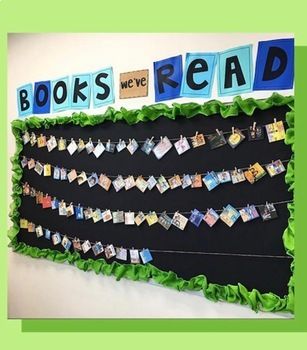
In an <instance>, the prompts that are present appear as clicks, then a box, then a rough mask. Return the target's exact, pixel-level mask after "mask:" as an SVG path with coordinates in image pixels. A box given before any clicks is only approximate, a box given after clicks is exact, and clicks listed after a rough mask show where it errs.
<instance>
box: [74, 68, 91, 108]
mask: <svg viewBox="0 0 307 350" xmlns="http://www.w3.org/2000/svg"><path fill="white" fill-rule="evenodd" d="M90 83H91V75H90V74H78V75H73V76H72V84H71V94H72V95H71V108H72V109H83V108H89V106H90V92H91V89H90Z"/></svg>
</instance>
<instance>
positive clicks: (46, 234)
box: [45, 228, 51, 239]
mask: <svg viewBox="0 0 307 350" xmlns="http://www.w3.org/2000/svg"><path fill="white" fill-rule="evenodd" d="M50 236H51V232H50V230H48V229H47V228H46V229H45V238H46V239H50Z"/></svg>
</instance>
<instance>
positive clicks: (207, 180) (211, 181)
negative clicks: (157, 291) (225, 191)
mask: <svg viewBox="0 0 307 350" xmlns="http://www.w3.org/2000/svg"><path fill="white" fill-rule="evenodd" d="M203 181H204V184H205V185H206V187H207V189H208V190H209V191H211V190H213V189H214V188H215V187H217V186H218V185H219V184H220V181H219V179H218V177H217V175H216V173H215V172H214V171H211V172H210V173H208V174H207V175H205V176H204V177H203Z"/></svg>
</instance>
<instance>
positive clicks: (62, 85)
mask: <svg viewBox="0 0 307 350" xmlns="http://www.w3.org/2000/svg"><path fill="white" fill-rule="evenodd" d="M51 91H52V111H53V112H59V111H65V110H67V109H70V97H71V96H70V84H69V77H63V78H59V79H56V80H53V81H52V82H51Z"/></svg>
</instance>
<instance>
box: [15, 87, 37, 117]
mask: <svg viewBox="0 0 307 350" xmlns="http://www.w3.org/2000/svg"><path fill="white" fill-rule="evenodd" d="M17 106H18V115H19V116H20V117H26V116H28V115H31V114H33V86H32V84H26V85H23V86H20V87H19V88H18V89H17Z"/></svg>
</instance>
